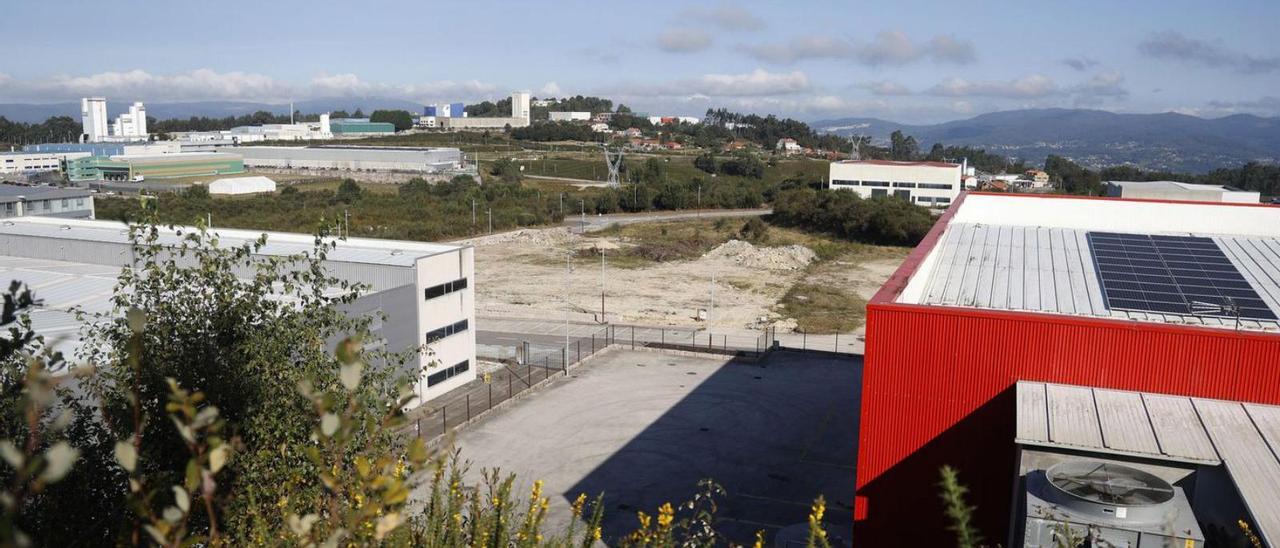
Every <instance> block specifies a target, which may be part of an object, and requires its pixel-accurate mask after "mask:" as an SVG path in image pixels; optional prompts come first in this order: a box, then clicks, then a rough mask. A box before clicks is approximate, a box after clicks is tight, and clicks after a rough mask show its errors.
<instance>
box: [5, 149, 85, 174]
mask: <svg viewBox="0 0 1280 548" xmlns="http://www.w3.org/2000/svg"><path fill="white" fill-rule="evenodd" d="M88 156H89V153H88V152H0V173H41V172H45V171H61V170H62V167H63V165H62V162H63V161H65V160H74V159H76V158H86V157H88Z"/></svg>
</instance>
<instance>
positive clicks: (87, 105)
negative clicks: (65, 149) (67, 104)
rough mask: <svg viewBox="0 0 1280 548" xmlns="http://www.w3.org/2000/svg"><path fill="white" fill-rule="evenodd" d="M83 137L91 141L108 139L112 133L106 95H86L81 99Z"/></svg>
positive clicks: (86, 140)
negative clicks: (108, 118)
mask: <svg viewBox="0 0 1280 548" xmlns="http://www.w3.org/2000/svg"><path fill="white" fill-rule="evenodd" d="M80 125H81V133H83V135H82V136H81V139H83V140H84V141H85V142H89V143H97V142H100V141H104V140H106V138H107V136H109V135H110V128H109V126H108V122H107V99H106V97H85V98H83V99H81V100H80Z"/></svg>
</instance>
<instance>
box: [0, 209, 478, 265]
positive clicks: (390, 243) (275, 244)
mask: <svg viewBox="0 0 1280 548" xmlns="http://www.w3.org/2000/svg"><path fill="white" fill-rule="evenodd" d="M178 228H179V229H180V230H183V231H185V232H187V233H189V232H191V231H192V230H194V229H193V228H191V227H178ZM212 232H213V233H214V234H216V235H217V236H218V238H219V242H220V243H221V245H224V246H228V247H232V246H238V245H241V244H244V243H248V242H252V241H255V240H257V239H258V238H259V237H261V236H263V235H266V237H267V244H266V245H265V246H263V247H262V249H261V250H260V251H259V252H258V254H259V255H266V256H284V255H294V254H299V253H302V252H307V251H311V250H312V249H313V248H314V242H315V237H314V236H311V235H308V234H296V233H288V232H266V231H255V230H237V229H226V228H215V229H213V230H212ZM0 235H20V236H35V237H40V238H47V239H49V240H51V241H56V240H79V241H89V242H101V243H115V244H126V243H129V235H128V226H127V225H125V224H124V223H118V222H114V221H90V220H79V219H52V218H40V217H18V218H12V219H6V220H5V221H4V222H0ZM180 239H181V237H180V236H179V235H178V233H177V231H175V230H172V229H168V228H162V229H161V236H160V243H161V244H162V245H164V244H177V243H178V242H179V241H180ZM331 241H335V240H331ZM336 243H337V245H336V247H335V248H334V249H332V250H330V251H329V253H328V257H327V259H326V261H327V262H344V263H361V264H371V265H382V266H396V267H410V268H411V267H413V266H414V265H415V264H416V261H417V259H419V258H422V257H429V256H432V255H437V254H440V253H445V252H449V251H454V250H457V249H460V248H462V247H465V246H458V245H451V244H437V243H426V242H409V241H403V240H377V239H370V238H349V239H346V240H336ZM69 258H71V257H69ZM72 259H74V258H72Z"/></svg>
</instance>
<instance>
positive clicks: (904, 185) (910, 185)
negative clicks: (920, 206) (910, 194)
mask: <svg viewBox="0 0 1280 548" xmlns="http://www.w3.org/2000/svg"><path fill="white" fill-rule="evenodd" d="M893 186H894V188H915V187H916V184H915V183H893Z"/></svg>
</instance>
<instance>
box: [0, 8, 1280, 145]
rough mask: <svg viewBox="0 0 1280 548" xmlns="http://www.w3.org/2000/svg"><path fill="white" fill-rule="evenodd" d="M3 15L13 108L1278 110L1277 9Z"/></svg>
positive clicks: (904, 112) (917, 117)
mask: <svg viewBox="0 0 1280 548" xmlns="http://www.w3.org/2000/svg"><path fill="white" fill-rule="evenodd" d="M4 11H5V14H4V16H3V17H0V36H4V37H5V39H6V42H7V43H8V44H9V47H8V48H6V50H7V51H6V53H5V55H4V56H2V57H0V103H54V102H65V101H68V100H78V99H79V98H80V97H82V96H87V95H100V96H106V97H108V99H109V100H111V101H120V102H125V101H135V100H141V101H146V102H153V103H155V102H166V103H167V102H186V101H250V102H262V103H277V104H278V103H286V102H288V101H290V100H303V99H309V98H321V97H324V98H328V97H370V96H378V97H394V98H400V99H407V100H411V101H416V102H419V103H423V104H430V103H435V102H445V101H464V102H475V101H479V100H483V99H489V100H492V99H498V98H501V97H505V96H507V95H509V94H510V91H512V90H517V89H520V90H530V91H532V92H533V94H534V95H535V96H537V97H552V96H564V95H578V94H581V95H598V96H604V97H608V98H611V99H614V101H615V102H622V103H625V104H627V105H628V106H630V107H632V108H633V110H636V111H642V112H648V113H650V114H680V115H699V114H702V113H703V112H705V111H706V109H707V108H719V107H725V108H729V109H731V110H736V111H744V112H756V113H760V114H769V113H771V114H778V115H782V116H790V117H795V118H799V119H804V120H818V119H831V118H841V117H878V118H885V119H889V120H893V121H898V122H905V123H934V122H940V121H946V120H954V119H961V118H968V117H971V116H975V115H978V114H981V113H985V112H992V111H998V110H1009V109H1019V108H1042V107H1066V108H1096V109H1104V110H1110V111H1115V112H1167V111H1174V112H1182V113H1186V114H1193V115H1197V116H1202V117H1218V116H1225V115H1230V114H1237V113H1251V114H1258V115H1264V116H1275V115H1280V40H1275V39H1274V35H1275V32H1276V21H1277V20H1280V2H1276V1H1275V0H1225V1H1221V2H1210V1H1188V0H1126V1H1123V2H1116V1H1114V0H1112V1H1093V0H1071V1H1058V2H1027V1H1025V0H990V1H988V0H969V1H967V2H955V1H947V2H913V1H893V2H884V1H880V2H861V1H837V2H826V1H805V2H777V1H758V2H749V1H741V0H739V1H732V0H725V1H720V0H716V1H710V2H675V1H665V0H646V1H621V0H592V1H587V0H581V1H580V0H570V1H562V0H542V1H540V2H514V1H509V2H499V1H488V0H471V1H458V2H452V1H430V0H425V1H424V0H365V1H363V2H359V3H354V2H324V1H320V0H309V1H295V0H254V1H242V0H220V1H218V2H185V1H184V2H173V1H169V0H148V1H144V0H47V1H18V2H13V3H11V5H9V6H7V7H6V8H5V10H4Z"/></svg>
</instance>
